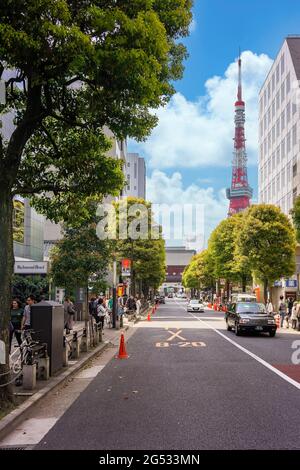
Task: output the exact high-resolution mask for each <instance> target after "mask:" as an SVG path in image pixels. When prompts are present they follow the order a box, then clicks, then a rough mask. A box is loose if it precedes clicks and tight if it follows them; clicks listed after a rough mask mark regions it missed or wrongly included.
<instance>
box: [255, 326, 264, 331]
mask: <svg viewBox="0 0 300 470" xmlns="http://www.w3.org/2000/svg"><path fill="white" fill-rule="evenodd" d="M255 329H256V330H258V331H262V330H263V327H262V326H256V327H255Z"/></svg>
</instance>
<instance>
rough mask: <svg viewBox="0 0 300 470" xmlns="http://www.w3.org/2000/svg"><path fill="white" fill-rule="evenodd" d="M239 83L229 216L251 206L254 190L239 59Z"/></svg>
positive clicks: (229, 193) (228, 196)
mask: <svg viewBox="0 0 300 470" xmlns="http://www.w3.org/2000/svg"><path fill="white" fill-rule="evenodd" d="M238 66H239V82H238V94H237V101H236V103H235V119H234V121H235V137H234V154H233V161H232V179H231V187H230V188H228V189H227V191H226V195H227V198H228V199H229V201H230V204H229V211H228V215H229V216H230V215H233V214H237V213H238V212H241V211H243V210H244V209H246V208H247V207H249V205H250V199H251V197H252V193H253V191H252V188H250V186H249V184H248V175H247V154H246V146H245V140H246V139H245V102H244V101H243V98H242V60H241V58H240V57H239V60H238Z"/></svg>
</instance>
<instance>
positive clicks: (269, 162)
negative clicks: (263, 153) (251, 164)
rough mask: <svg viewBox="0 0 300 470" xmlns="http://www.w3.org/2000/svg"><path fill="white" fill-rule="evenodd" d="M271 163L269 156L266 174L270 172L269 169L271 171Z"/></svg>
mask: <svg viewBox="0 0 300 470" xmlns="http://www.w3.org/2000/svg"><path fill="white" fill-rule="evenodd" d="M271 163H272V162H271V158H269V160H268V174H270V173H271V171H272V167H271Z"/></svg>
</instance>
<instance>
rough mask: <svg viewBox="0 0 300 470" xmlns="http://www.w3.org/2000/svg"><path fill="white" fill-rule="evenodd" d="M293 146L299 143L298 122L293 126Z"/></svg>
mask: <svg viewBox="0 0 300 470" xmlns="http://www.w3.org/2000/svg"><path fill="white" fill-rule="evenodd" d="M292 133H293V146H294V145H296V144H297V124H294V126H293V131H292Z"/></svg>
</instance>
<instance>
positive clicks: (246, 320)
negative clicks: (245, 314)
mask: <svg viewBox="0 0 300 470" xmlns="http://www.w3.org/2000/svg"><path fill="white" fill-rule="evenodd" d="M249 321H250V319H249V318H240V320H239V323H249Z"/></svg>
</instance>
